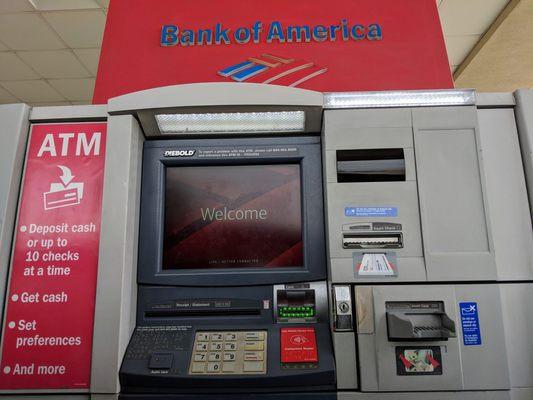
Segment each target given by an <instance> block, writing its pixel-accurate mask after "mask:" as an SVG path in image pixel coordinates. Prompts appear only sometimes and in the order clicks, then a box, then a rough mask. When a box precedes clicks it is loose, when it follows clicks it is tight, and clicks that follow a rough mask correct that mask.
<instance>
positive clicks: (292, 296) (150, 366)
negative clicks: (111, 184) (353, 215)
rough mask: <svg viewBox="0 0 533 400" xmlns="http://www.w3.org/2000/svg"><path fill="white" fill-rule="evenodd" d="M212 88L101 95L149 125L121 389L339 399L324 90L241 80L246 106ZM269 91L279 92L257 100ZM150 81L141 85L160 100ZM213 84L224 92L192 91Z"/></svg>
mask: <svg viewBox="0 0 533 400" xmlns="http://www.w3.org/2000/svg"><path fill="white" fill-rule="evenodd" d="M218 89H219V88H218V86H217V85H189V86H184V87H180V88H171V89H168V90H167V93H168V97H167V98H168V99H173V100H174V99H183V103H184V104H183V106H180V105H179V101H178V103H176V102H175V100H174V104H173V105H174V107H172V108H164V110H161V107H160V106H158V108H157V109H153V108H149V109H147V108H145V107H142V106H141V107H142V108H141V107H139V108H137V107H135V106H133V107H132V106H131V105H130V104H129V103H131V102H135V98H136V97H137V96H140V95H138V94H137V95H131V96H124V97H122V98H118V99H116V100H112V101H111V102H110V104H109V107H110V112H111V113H112V114H114V113H117V112H120V111H121V110H123V109H130V110H131V109H134V110H135V111H134V112H135V115H136V116H137V118H139V120H140V121H141V124H142V125H143V128H144V133H145V135H146V136H147V140H146V141H145V142H144V146H143V155H142V164H143V165H142V184H141V199H140V200H141V202H140V204H141V205H140V221H139V249H138V252H139V253H138V264H137V283H138V290H137V311H136V326H135V329H134V331H133V333H132V336H131V339H130V340H129V344H128V346H127V349H126V351H125V354H124V358H123V360H122V365H121V367H120V384H121V393H122V394H121V398H123V399H130V398H131V399H135V398H143V399H147V398H151V397H149V395H150V394H153V395H154V397H153V398H159V397H157V395H160V394H167V395H171V394H172V395H183V396H185V397H187V395H192V394H195V395H198V394H202V393H204V394H205V395H206V398H212V396H213V394H214V393H216V394H217V397H218V398H225V397H224V393H229V394H228V397H227V398H232V399H234V398H239V397H238V393H242V394H243V396H248V394H249V393H255V394H258V395H259V394H261V393H269V394H270V395H271V394H272V393H282V394H281V395H280V396H282V397H283V398H303V397H304V396H305V397H306V398H307V397H313V398H315V397H316V398H320V399H328V398H335V387H336V386H335V383H336V378H335V361H334V356H333V349H332V339H331V330H330V317H329V308H328V286H327V281H326V278H327V267H326V246H325V234H324V211H323V193H322V169H321V147H320V127H321V126H320V122H321V101H322V96H321V95H320V94H318V93H304V95H303V96H298V94H299V93H296V94H295V95H292V90H291V89H288V88H283V89H282V88H276V89H275V90H272V89H268V88H261V89H262V90H259V91H257V92H255V93H254V92H253V91H252V90H251V89H252V88H249V87H248V86H243V87H242V89H243V91H242V92H240V91H237V92H240V93H239V97H240V101H245V102H247V101H250V100H249V99H247V98H246V97H247V95H251V94H252V93H253V94H254V97H255V101H254V102H253V103H255V104H253V106H252V104H250V105H247V104H229V103H230V102H231V101H232V100H233V99H231V96H226V95H224V94H223V93H222V92H218ZM271 91H272V92H276V93H277V94H279V98H278V104H266V103H265V102H266V101H272V99H273V97H272V94H273V93H272V94H271V93H269V92H271ZM156 93H158V91H157V90H155V91H154V96H153V97H152V96H150V95H149V94H148V93H145V94H144V95H143V96H144V98H150V97H152V98H153V99H154V100H156V101H157V102H159V101H161V99H162V96H161V95H160V94H159V93H158V94H156ZM236 94H237V93H236ZM285 94H286V95H285ZM217 95H220V96H221V98H225V101H226V102H227V103H228V104H227V105H226V104H223V103H222V102H221V103H220V104H218V105H217V106H216V107H215V106H213V105H214V104H215V103H214V102H213V103H212V104H211V106H207V104H205V105H204V104H201V102H202V101H206V100H207V101H213V96H215V97H216V96H217ZM284 95H285V96H286V97H290V96H291V95H292V98H288V99H287V101H284V98H283V96H284ZM147 96H148V97H147ZM196 101H197V102H198V103H195V102H196ZM250 103H252V102H250ZM185 105H186V107H184V106H185ZM293 394H294V395H293ZM139 396H142V397H139ZM169 398H170V397H169ZM173 398H174V397H173ZM178 398H181V397H178ZM280 398H281V397H280Z"/></svg>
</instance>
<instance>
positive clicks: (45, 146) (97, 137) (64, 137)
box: [37, 132, 102, 157]
mask: <svg viewBox="0 0 533 400" xmlns="http://www.w3.org/2000/svg"><path fill="white" fill-rule="evenodd" d="M74 138H75V139H74ZM71 139H72V140H71ZM101 140H102V133H101V132H94V133H92V134H90V137H88V134H86V133H83V132H81V133H78V134H77V135H76V134H74V133H59V134H58V135H57V136H54V135H53V134H52V133H48V134H47V135H45V137H44V139H43V142H42V144H41V147H40V148H39V151H38V152H37V157H42V156H44V155H48V156H50V157H57V156H58V151H59V155H60V156H63V157H64V156H67V155H69V151H71V150H75V155H76V156H90V155H93V156H99V155H100V143H101Z"/></svg>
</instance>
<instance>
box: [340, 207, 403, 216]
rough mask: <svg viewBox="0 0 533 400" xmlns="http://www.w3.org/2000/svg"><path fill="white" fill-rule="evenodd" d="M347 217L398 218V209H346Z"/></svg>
mask: <svg viewBox="0 0 533 400" xmlns="http://www.w3.org/2000/svg"><path fill="white" fill-rule="evenodd" d="M344 215H345V216H347V217H397V216H398V208H397V207H345V208H344Z"/></svg>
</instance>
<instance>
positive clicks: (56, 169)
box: [0, 123, 106, 390]
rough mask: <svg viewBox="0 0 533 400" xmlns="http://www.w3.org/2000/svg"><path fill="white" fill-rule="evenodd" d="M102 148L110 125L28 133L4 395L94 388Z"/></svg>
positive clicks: (2, 374)
mask: <svg viewBox="0 0 533 400" xmlns="http://www.w3.org/2000/svg"><path fill="white" fill-rule="evenodd" d="M105 144H106V124H105V123H73V124H42V125H40V124H39V125H33V127H32V129H31V133H30V142H29V145H28V153H27V160H26V169H25V176H24V182H23V187H22V197H21V201H20V208H19V216H18V224H17V231H16V240H15V245H14V253H13V259H12V267H11V274H10V283H9V292H8V296H7V297H6V312H5V315H6V317H5V322H4V327H3V338H2V353H1V357H2V358H1V363H0V368H1V369H0V390H10V389H86V388H89V385H90V371H91V353H92V335H93V322H94V305H95V294H96V278H97V270H98V246H99V239H100V219H101V211H102V191H103V178H104V161H105Z"/></svg>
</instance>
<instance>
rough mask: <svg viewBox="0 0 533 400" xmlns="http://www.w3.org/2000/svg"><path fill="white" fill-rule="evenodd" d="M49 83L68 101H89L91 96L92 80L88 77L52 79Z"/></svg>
mask: <svg viewBox="0 0 533 400" xmlns="http://www.w3.org/2000/svg"><path fill="white" fill-rule="evenodd" d="M49 82H50V84H51V85H52V86H53V87H54V88H55V89H57V91H58V92H59V93H61V94H62V95H63V96H65V98H67V99H68V100H70V101H85V100H87V101H89V100H91V99H92V97H93V90H94V82H95V80H94V79H93V78H90V79H53V80H50V81H49Z"/></svg>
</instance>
